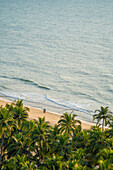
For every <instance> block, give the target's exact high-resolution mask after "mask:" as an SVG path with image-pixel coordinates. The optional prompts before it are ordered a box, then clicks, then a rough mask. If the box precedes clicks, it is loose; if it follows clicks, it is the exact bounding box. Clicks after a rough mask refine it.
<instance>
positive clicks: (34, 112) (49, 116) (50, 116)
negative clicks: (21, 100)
mask: <svg viewBox="0 0 113 170" xmlns="http://www.w3.org/2000/svg"><path fill="white" fill-rule="evenodd" d="M6 103H9V104H10V103H11V102H9V101H4V100H0V106H1V105H2V106H5V104H6ZM27 107H28V108H29V109H30V112H29V119H38V117H41V118H42V117H44V116H45V120H46V121H49V122H50V124H51V125H54V124H56V123H57V122H58V121H59V119H60V116H61V115H59V114H55V113H51V112H48V111H46V113H43V110H40V109H38V108H33V107H29V106H27ZM81 122H82V129H90V128H91V124H89V123H84V122H83V121H81Z"/></svg>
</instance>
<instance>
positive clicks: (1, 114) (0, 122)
mask: <svg viewBox="0 0 113 170" xmlns="http://www.w3.org/2000/svg"><path fill="white" fill-rule="evenodd" d="M12 124H13V121H12V113H11V112H10V111H9V110H8V109H7V108H6V107H4V108H3V107H2V106H1V107H0V136H1V149H0V162H1V158H2V153H3V145H4V138H5V135H6V134H7V136H8V133H10V132H11V128H10V127H11V125H12Z"/></svg>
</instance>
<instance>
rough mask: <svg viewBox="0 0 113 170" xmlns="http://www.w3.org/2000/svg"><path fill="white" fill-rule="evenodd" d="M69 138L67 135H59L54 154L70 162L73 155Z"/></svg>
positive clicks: (53, 150)
mask: <svg viewBox="0 0 113 170" xmlns="http://www.w3.org/2000/svg"><path fill="white" fill-rule="evenodd" d="M69 138H70V137H69V135H68V134H66V133H64V134H61V135H59V136H58V139H57V140H56V141H55V142H54V145H53V148H52V152H53V153H55V154H58V155H59V156H62V157H63V159H64V160H65V161H66V160H68V159H69V158H70V156H71V155H72V153H73V151H72V144H71V142H70V140H69Z"/></svg>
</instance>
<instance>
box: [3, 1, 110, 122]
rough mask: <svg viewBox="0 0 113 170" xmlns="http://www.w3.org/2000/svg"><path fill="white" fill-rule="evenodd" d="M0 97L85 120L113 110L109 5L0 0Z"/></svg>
mask: <svg viewBox="0 0 113 170" xmlns="http://www.w3.org/2000/svg"><path fill="white" fill-rule="evenodd" d="M0 97H1V98H2V99H3V98H7V99H10V100H14V99H17V98H19V99H23V100H24V103H25V104H27V105H31V106H34V107H38V108H41V109H43V108H47V110H49V111H53V112H58V113H63V112H65V111H68V112H71V110H77V111H75V112H74V113H76V114H77V115H78V117H79V118H80V119H83V120H86V121H91V120H92V115H93V113H94V110H95V109H99V108H100V106H101V105H102V106H109V108H110V110H111V111H113V1H112V0H98V1H97V0H79V1H78V0H70V1H68V0H57V1H56V0H54V1H52V0H27V1H26V0H0Z"/></svg>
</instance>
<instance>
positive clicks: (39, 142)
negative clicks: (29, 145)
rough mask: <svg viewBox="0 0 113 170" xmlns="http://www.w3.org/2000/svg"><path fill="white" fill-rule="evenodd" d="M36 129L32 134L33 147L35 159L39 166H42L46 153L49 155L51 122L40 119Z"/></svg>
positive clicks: (36, 122)
mask: <svg viewBox="0 0 113 170" xmlns="http://www.w3.org/2000/svg"><path fill="white" fill-rule="evenodd" d="M35 124H36V127H35V128H34V131H33V132H32V135H31V137H32V140H33V145H34V147H35V153H36V155H35V158H36V159H37V157H38V161H39V165H40V164H41V162H42V160H43V157H44V156H45V153H46V154H47V153H48V138H47V136H48V133H49V130H50V125H49V122H47V121H45V117H43V118H40V117H39V118H38V121H35Z"/></svg>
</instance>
